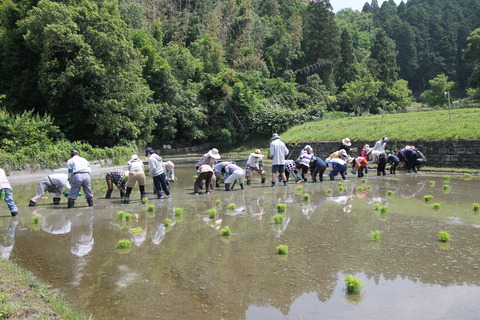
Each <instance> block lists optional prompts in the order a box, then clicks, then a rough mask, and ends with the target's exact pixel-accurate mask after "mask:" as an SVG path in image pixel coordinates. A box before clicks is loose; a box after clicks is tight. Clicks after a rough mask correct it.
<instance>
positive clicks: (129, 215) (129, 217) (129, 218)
mask: <svg viewBox="0 0 480 320" xmlns="http://www.w3.org/2000/svg"><path fill="white" fill-rule="evenodd" d="M132 217H133V215H132V214H131V213H125V221H130V220H132Z"/></svg>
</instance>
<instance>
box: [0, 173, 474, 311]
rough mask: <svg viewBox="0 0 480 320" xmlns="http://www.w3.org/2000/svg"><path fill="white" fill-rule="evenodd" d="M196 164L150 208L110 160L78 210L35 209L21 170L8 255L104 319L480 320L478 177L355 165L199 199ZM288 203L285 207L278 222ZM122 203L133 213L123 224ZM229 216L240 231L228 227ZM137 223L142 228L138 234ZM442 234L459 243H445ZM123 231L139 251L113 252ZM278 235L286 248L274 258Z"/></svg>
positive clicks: (3, 224) (1, 222)
mask: <svg viewBox="0 0 480 320" xmlns="http://www.w3.org/2000/svg"><path fill="white" fill-rule="evenodd" d="M192 167H193V166H192V165H188V166H183V167H180V166H177V168H176V176H177V177H178V180H177V181H176V182H175V183H174V184H173V185H172V198H171V199H168V200H157V199H155V197H154V195H153V194H149V195H148V197H149V200H148V202H147V203H146V204H142V203H141V202H140V195H139V193H138V189H135V192H134V193H133V194H132V196H131V203H130V204H128V205H123V204H121V201H120V198H119V193H118V191H117V190H115V191H114V193H113V195H114V197H113V198H112V199H102V197H103V196H104V191H103V190H104V189H105V188H106V185H105V181H104V176H105V173H106V172H107V169H100V170H98V171H96V172H95V173H94V174H93V175H92V182H93V183H92V185H93V189H94V196H95V199H94V205H95V206H94V207H93V208H89V207H87V204H86V201H85V199H84V197H80V198H79V199H78V200H77V202H76V208H74V209H69V210H68V209H66V199H65V198H62V202H61V205H59V206H53V205H52V204H51V196H50V197H49V198H48V199H43V200H41V201H40V202H39V204H38V205H37V206H36V207H28V206H27V204H28V200H29V199H30V198H31V197H32V196H33V195H34V194H35V191H36V188H37V182H38V181H39V180H40V178H41V177H32V178H30V179H27V180H26V179H16V178H11V179H10V182H11V184H12V186H13V188H14V197H15V201H16V204H17V206H19V208H20V214H19V217H18V218H11V217H9V216H8V210H7V209H6V206H4V205H3V206H2V208H1V216H0V236H1V238H0V239H1V240H2V243H0V244H1V247H0V249H1V250H2V256H3V258H7V259H10V260H12V261H15V262H16V263H18V264H19V265H20V266H22V267H24V268H25V269H27V270H29V271H31V272H33V273H34V274H36V275H37V276H38V277H40V278H41V279H43V280H44V281H46V282H47V283H49V284H51V285H52V287H54V288H57V289H59V290H60V291H61V292H62V293H64V294H65V296H66V297H67V298H68V300H70V301H71V303H72V304H73V306H74V307H76V308H78V309H79V310H82V311H83V312H84V313H85V314H87V315H92V316H93V318H95V319H348V318H354V317H355V318H357V319H367V318H368V319H478V314H479V312H480V304H479V303H478V301H480V232H479V231H480V212H475V211H474V210H473V203H477V202H480V197H479V191H478V190H479V189H480V179H478V177H477V178H473V179H464V177H463V176H454V175H452V176H451V178H450V180H448V181H444V179H443V176H442V175H434V174H429V173H424V172H420V173H418V174H405V173H403V172H400V173H398V174H397V175H387V176H385V177H376V176H375V175H374V174H372V173H373V172H371V173H370V174H368V175H367V176H366V177H365V178H366V181H365V182H363V183H362V179H358V178H357V177H354V176H352V175H351V174H350V175H348V176H347V180H346V181H339V180H337V181H325V182H323V183H316V184H312V183H308V184H289V185H288V186H287V187H284V186H282V185H281V184H280V185H277V186H276V187H274V188H271V187H270V186H269V184H263V185H262V184H260V179H259V177H258V176H254V177H255V179H254V180H253V182H252V185H251V186H246V188H245V190H243V191H242V190H240V189H239V187H238V185H237V187H236V190H234V191H231V192H226V191H224V190H223V189H217V190H215V191H214V192H213V193H211V194H200V195H194V194H193V176H194V174H195V173H194V170H193V169H192ZM147 180H148V182H147V191H150V192H151V191H152V190H151V189H152V180H151V178H148V179H147ZM267 180H268V179H267ZM431 181H433V183H432V182H431ZM340 182H343V183H344V188H345V190H344V191H342V190H339V183H340ZM444 185H448V186H449V187H444ZM297 187H303V190H297ZM329 189H330V190H329ZM340 189H342V188H340ZM389 191H391V192H389ZM392 192H393V194H391V193H392ZM304 193H308V194H310V195H311V199H310V200H309V201H305V200H304V197H303V194H304ZM389 194H391V195H389ZM425 195H432V196H433V198H432V200H431V201H430V202H426V201H425V200H424V196H425ZM216 200H220V204H218V205H216V204H215V202H216ZM232 203H233V204H235V206H236V208H235V209H233V210H230V209H227V205H229V204H232ZM277 203H284V204H286V213H285V215H286V218H285V220H284V221H283V222H282V223H280V224H275V223H274V221H273V216H274V215H276V214H278V211H277V207H276V205H277ZM434 203H439V204H440V208H439V209H434V208H433V204H434ZM376 204H377V205H376ZM147 205H154V206H155V207H154V209H153V211H148V210H147ZM380 205H381V206H386V207H387V208H388V209H385V210H387V212H385V213H382V212H381V209H378V210H377V209H376V206H377V207H378V206H380ZM176 208H183V209H184V213H183V214H182V215H180V216H177V215H176V214H175V209H176ZM212 208H215V209H216V210H217V216H216V217H215V218H214V219H210V218H209V217H208V215H207V210H209V209H212ZM120 210H123V211H125V212H127V213H131V214H132V215H133V217H132V218H133V219H132V220H131V221H120V220H119V219H118V214H117V212H118V211H120ZM33 217H38V224H35V223H34V222H33ZM167 218H168V219H170V220H171V221H172V225H170V226H165V224H164V222H165V219H167ZM225 226H229V227H230V229H231V230H232V235H231V236H229V237H224V236H220V235H219V233H220V229H221V228H223V227H225ZM136 227H141V228H142V229H141V230H142V231H141V232H139V233H135V234H132V233H131V232H130V231H131V230H132V229H133V228H136ZM374 230H379V231H381V239H380V241H378V242H375V241H373V240H372V238H371V236H370V233H371V232H372V231H374ZM439 231H447V232H448V233H450V235H451V241H449V242H446V243H442V242H439V236H438V232H439ZM121 239H130V240H132V242H133V245H132V247H131V248H129V249H116V245H117V242H118V241H119V240H121ZM279 245H287V246H288V249H289V253H288V255H278V254H277V251H276V247H277V246H279ZM348 274H352V275H355V276H357V277H359V278H360V280H361V281H362V283H363V285H364V287H363V289H362V291H361V293H360V294H358V295H348V294H346V290H345V285H344V282H343V279H344V277H345V276H346V275H348Z"/></svg>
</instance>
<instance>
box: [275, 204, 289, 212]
mask: <svg viewBox="0 0 480 320" xmlns="http://www.w3.org/2000/svg"><path fill="white" fill-rule="evenodd" d="M277 210H278V212H285V211H286V210H287V205H286V204H284V203H277Z"/></svg>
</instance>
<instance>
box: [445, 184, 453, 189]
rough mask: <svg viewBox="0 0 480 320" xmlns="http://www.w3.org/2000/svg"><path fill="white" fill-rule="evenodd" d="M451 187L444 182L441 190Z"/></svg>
mask: <svg viewBox="0 0 480 320" xmlns="http://www.w3.org/2000/svg"><path fill="white" fill-rule="evenodd" d="M451 188H452V187H450V186H449V185H448V184H444V185H443V190H449V189H451Z"/></svg>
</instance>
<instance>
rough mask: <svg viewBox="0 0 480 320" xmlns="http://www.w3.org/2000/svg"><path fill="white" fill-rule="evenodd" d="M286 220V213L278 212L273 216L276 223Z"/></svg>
mask: <svg viewBox="0 0 480 320" xmlns="http://www.w3.org/2000/svg"><path fill="white" fill-rule="evenodd" d="M283 220H285V215H284V214H276V215H274V216H273V221H274V222H275V224H280V223H282V222H283Z"/></svg>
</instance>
